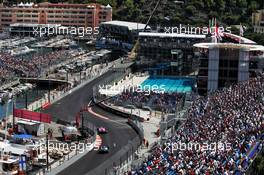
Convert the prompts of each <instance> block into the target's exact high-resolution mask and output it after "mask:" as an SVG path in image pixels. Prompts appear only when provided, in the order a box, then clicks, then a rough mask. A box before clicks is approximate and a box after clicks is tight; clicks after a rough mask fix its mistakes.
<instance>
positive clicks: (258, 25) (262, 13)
mask: <svg viewBox="0 0 264 175" xmlns="http://www.w3.org/2000/svg"><path fill="white" fill-rule="evenodd" d="M252 25H253V26H254V32H256V33H264V9H263V10H259V11H258V12H256V13H253V14H252Z"/></svg>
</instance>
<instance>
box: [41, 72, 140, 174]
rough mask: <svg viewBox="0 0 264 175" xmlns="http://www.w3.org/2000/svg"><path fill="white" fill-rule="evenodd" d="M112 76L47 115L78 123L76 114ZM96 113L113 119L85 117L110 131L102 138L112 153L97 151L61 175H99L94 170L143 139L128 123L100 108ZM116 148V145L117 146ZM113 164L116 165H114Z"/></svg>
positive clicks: (55, 106) (70, 97)
mask: <svg viewBox="0 0 264 175" xmlns="http://www.w3.org/2000/svg"><path fill="white" fill-rule="evenodd" d="M110 76H112V74H111V72H107V73H106V74H104V75H102V76H101V77H99V78H98V79H96V80H93V81H92V82H90V83H88V84H86V85H85V86H83V87H81V88H80V89H78V90H77V91H75V92H73V93H71V94H69V95H68V96H66V97H64V98H63V99H61V100H59V101H57V102H56V103H54V104H52V105H51V106H50V107H49V108H48V109H46V110H44V111H43V112H45V113H49V114H51V115H52V119H53V121H56V120H57V119H62V120H66V121H74V120H75V116H76V114H77V113H78V112H79V110H80V109H81V108H82V107H83V106H84V105H88V103H89V102H90V101H91V99H92V93H93V92H92V87H93V86H94V85H95V84H98V83H100V82H102V81H103V80H104V79H106V78H109V77H110ZM92 110H93V111H94V112H96V113H99V114H101V115H104V116H106V117H108V118H109V120H105V119H102V118H99V117H97V116H94V115H92V114H91V113H86V114H85V117H87V118H88V121H89V122H91V123H93V124H95V125H96V126H98V127H99V126H103V127H106V128H107V129H108V130H109V133H107V134H105V135H101V137H102V140H103V143H102V144H103V145H108V146H110V152H109V153H108V154H98V153H97V152H96V151H94V150H93V151H91V152H89V153H88V154H87V155H85V156H83V157H82V158H81V159H79V160H78V161H76V162H75V163H73V164H72V165H71V166H69V167H67V168H66V169H64V170H63V171H62V172H60V174H61V175H72V174H76V175H83V174H87V173H88V174H91V175H92V174H95V172H93V170H94V169H95V168H96V167H98V166H99V165H101V164H102V163H103V162H104V161H106V160H107V159H109V158H110V157H111V156H112V155H114V153H116V152H117V151H119V150H120V149H121V148H122V147H123V146H125V145H126V144H128V141H129V140H132V139H134V138H138V140H139V137H138V135H137V133H136V132H135V131H134V130H133V129H132V128H131V127H130V126H129V125H127V124H126V121H127V120H126V119H124V118H120V117H118V116H116V115H113V114H111V113H108V112H106V111H103V110H102V109H100V108H98V107H95V106H94V107H92ZM114 144H115V145H114ZM112 163H113V162H112ZM104 172H105V170H104V169H102V171H101V172H96V174H100V175H101V174H104Z"/></svg>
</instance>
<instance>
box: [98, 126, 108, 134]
mask: <svg viewBox="0 0 264 175" xmlns="http://www.w3.org/2000/svg"><path fill="white" fill-rule="evenodd" d="M97 132H98V133H99V134H106V133H107V132H108V131H107V129H106V128H105V127H99V128H97Z"/></svg>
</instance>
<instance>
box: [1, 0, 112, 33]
mask: <svg viewBox="0 0 264 175" xmlns="http://www.w3.org/2000/svg"><path fill="white" fill-rule="evenodd" d="M0 19H1V20H0V30H3V29H4V28H8V27H9V26H10V24H14V23H29V24H60V25H62V26H73V27H92V28H95V27H98V26H99V24H100V23H101V22H106V21H111V20H112V8H111V6H109V5H108V6H102V5H99V4H64V3H58V4H53V3H48V2H45V3H39V4H33V3H26V4H23V3H20V4H18V5H16V6H4V5H1V6H0Z"/></svg>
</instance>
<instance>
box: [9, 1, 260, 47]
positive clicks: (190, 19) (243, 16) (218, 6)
mask: <svg viewBox="0 0 264 175" xmlns="http://www.w3.org/2000/svg"><path fill="white" fill-rule="evenodd" d="M43 1H47V0H31V2H37V3H38V2H43ZM8 2H9V3H19V2H21V0H9V1H8ZM22 2H28V1H27V0H24V1H22ZM49 2H53V3H57V2H68V3H91V2H97V3H101V4H104V5H107V4H110V5H111V6H112V7H113V19H114V20H125V21H134V22H142V23H146V21H147V19H148V17H149V16H150V14H151V11H152V10H153V9H154V6H155V3H156V2H157V0H49ZM176 2H177V1H175V0H161V3H160V5H159V7H158V9H157V11H156V13H155V15H154V16H153V18H152V19H151V21H150V25H152V26H154V27H155V26H158V25H159V26H178V25H179V24H190V25H191V26H207V25H208V21H209V19H211V18H212V17H216V18H217V20H218V21H219V23H220V24H221V25H223V26H233V25H239V24H240V23H241V24H243V25H245V26H246V27H247V30H246V32H245V36H246V37H249V38H251V39H253V40H255V41H256V42H258V43H260V44H263V45H264V36H263V35H260V34H255V33H253V30H252V25H251V15H252V12H254V11H256V10H258V9H264V1H263V0H180V1H178V3H176ZM179 2H184V4H181V3H179ZM232 33H238V30H237V29H235V28H232Z"/></svg>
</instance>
